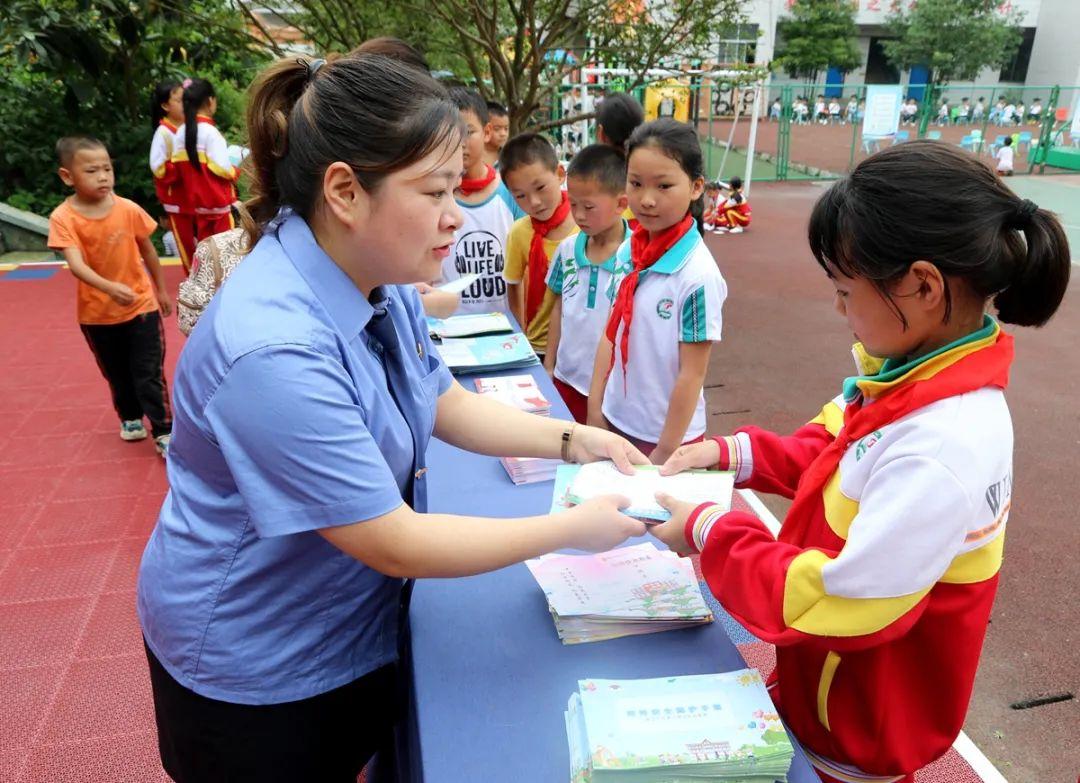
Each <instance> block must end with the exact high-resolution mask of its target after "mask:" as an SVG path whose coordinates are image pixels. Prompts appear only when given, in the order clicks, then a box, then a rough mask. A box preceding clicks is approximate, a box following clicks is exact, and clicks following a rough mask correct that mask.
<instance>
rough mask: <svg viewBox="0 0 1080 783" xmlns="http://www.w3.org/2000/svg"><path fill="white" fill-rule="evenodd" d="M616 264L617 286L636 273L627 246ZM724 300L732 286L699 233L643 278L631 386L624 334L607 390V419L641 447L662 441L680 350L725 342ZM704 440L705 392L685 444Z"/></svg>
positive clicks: (632, 338) (636, 307)
mask: <svg viewBox="0 0 1080 783" xmlns="http://www.w3.org/2000/svg"><path fill="white" fill-rule="evenodd" d="M615 259H616V261H615V268H616V271H615V275H616V278H617V279H616V285H618V284H619V283H620V282H621V281H622V280H623V279H624V278H625V276H626V275H627V274H628V273H629V272H631V271H632V270H633V265H632V263H631V261H630V242H629V241H627V242H624V243H623V245H622V247H620V248H619V250H618V252H617V253H616V254H615ZM725 299H727V283H726V282H724V278H723V275H721V274H720V269H719V268H718V267H717V266H716V261H715V259H713V257H712V254H711V253H710V252H709V249H708V248H707V247H705V242H704V240H703V239H702V238H701V234H700V233H698V231H697V230H696V229H692V230H691V231H690V232H688V233H687V234H686V235H685V236H684V237H683V238H682V239H680V240H679V241H678V242H676V243H675V246H674V247H672V248H671V250H669V251H668V252H667V253H665V254H664V256H663V257H662V258H661V259H660V260H659V261H657V262H656V263H655V264H653V265H652V266H651V267H649V269H647V270H645V271H644V272H643V273H642V274H641V277H640V278H639V280H638V286H637V290H636V291H635V293H634V318H633V321H632V323H631V327H630V345H629V347H630V360H629V362H628V363H627V365H626V383H625V385H624V383H623V363H622V352H621V351H620V350H619V349H618V344H619V340H620V339H621V336H622V328H621V327H620V329H619V334H618V335H616V338H615V340H616V342H615V345H616V350H615V364H614V366H613V367H612V370H611V375H610V376H609V377H608V382H607V386H606V387H605V388H604V404H603V412H604V416H605V418H607V420H608V421H609V422H611V423H612V424H613V425H614V426H616V427H618V428H619V429H620V430H622V431H623V432H625V433H626V434H627V435H632V436H633V437H635V438H638V439H639V440H643V441H646V442H648V443H657V442H658V441H659V440H660V433H661V432H663V429H664V421H665V420H666V418H667V412H668V403H669V401H670V400H671V395H672V392H673V391H674V390H675V379H676V378H677V377H678V375H679V344H680V343H700V342H706V341H719V340H720V331H721V327H722V325H723V321H722V318H721V310H722V308H723V306H724V300H725ZM704 432H705V394H704V391H703V390H699V392H698V402H697V408H696V409H695V410H694V416H693V418H692V419H691V420H690V426H689V427H688V428H687V430H686V435H685V437H684V438H683V442H686V441H687V440H692V439H694V438H696V437H698V436H699V435H702V434H704Z"/></svg>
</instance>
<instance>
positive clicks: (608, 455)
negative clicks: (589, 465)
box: [570, 426, 649, 473]
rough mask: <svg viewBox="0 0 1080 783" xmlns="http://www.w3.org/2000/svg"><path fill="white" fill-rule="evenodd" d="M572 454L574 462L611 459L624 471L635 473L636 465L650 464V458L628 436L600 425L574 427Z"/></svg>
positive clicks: (571, 445) (571, 444)
mask: <svg viewBox="0 0 1080 783" xmlns="http://www.w3.org/2000/svg"><path fill="white" fill-rule="evenodd" d="M570 456H571V458H572V459H573V461H574V462H596V461H597V460H602V459H609V460H611V461H612V462H614V463H615V465H616V467H618V469H619V470H621V471H622V472H623V473H633V472H634V465H648V464H649V458H648V457H646V456H645V455H644V454H642V453H641V452H640V451H638V450H637V448H636V447H635V446H634V445H633V444H632V443H631V442H630V441H628V440H627V439H626V438H623V437H620V436H619V435H616V434H615V433H614V432H608V431H607V430H602V429H600V428H598V427H580V426H579V427H576V428H574V434H573V436H572V437H571V439H570Z"/></svg>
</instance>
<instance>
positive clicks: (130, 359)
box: [49, 136, 172, 457]
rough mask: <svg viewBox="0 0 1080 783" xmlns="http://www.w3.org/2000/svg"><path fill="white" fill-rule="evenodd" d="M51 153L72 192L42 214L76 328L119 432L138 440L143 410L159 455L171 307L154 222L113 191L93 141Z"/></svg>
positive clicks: (163, 441) (166, 416)
mask: <svg viewBox="0 0 1080 783" xmlns="http://www.w3.org/2000/svg"><path fill="white" fill-rule="evenodd" d="M56 153H57V157H59V159H60V171H59V174H60V179H62V180H63V181H64V184H65V185H68V186H70V187H72V188H74V189H75V193H74V195H72V196H69V197H68V198H67V200H66V201H64V203H63V204H61V205H60V206H58V207H57V208H56V209H55V210H53V213H52V215H50V216H49V247H50V248H52V249H53V250H59V251H61V252H62V253H63V254H64V258H65V259H66V260H67V263H68V268H70V269H71V273H72V274H73V275H75V277H76V278H77V279H78V281H79V287H78V318H79V325H80V327H81V328H82V332H83V335H84V336H85V337H86V342H87V344H88V345H89V346H90V350H91V351H92V352H93V354H94V358H95V359H96V360H97V363H98V367H99V368H100V370H101V374H102V375H104V376H105V380H106V381H108V384H109V389H110V390H111V391H112V398H113V406H114V407H115V408H116V412H117V414H118V415H119V416H120V422H121V423H120V437H121V438H123V439H124V440H143V439H145V438H146V435H147V433H146V428H145V427H144V426H143V421H142V420H143V416H144V415H145V416H146V417H147V418H148V419H149V420H150V429H151V433H152V434H153V436H154V446H155V447H156V449H157V452H158V454H160V455H161V456H162V457H164V456H165V452H166V450H167V449H168V446H169V437H170V434H171V432H172V412H171V411H170V409H169V390H168V387H167V386H166V383H165V369H164V364H165V335H164V329H163V326H162V321H161V316H162V315H169V314H170V313H171V312H172V300H171V299H170V298H169V295H168V294H167V293H166V291H165V280H164V277H163V275H162V273H161V264H160V263H158V256H157V251H156V250H154V244H153V242H151V241H150V236H151V235H152V234H153V233H154V229H155V228H157V224H156V223H155V222H154V220H153V218H151V217H150V216H149V215H148V214H146V212H145V211H143V209H142V208H141V207H139V205H137V204H136V203H135V202H133V201H129V200H128V199H126V198H121V197H120V196H117V195H115V194H114V193H113V183H114V177H113V168H112V161H111V160H110V158H109V151H108V150H107V149H106V148H105V145H104V144H102V143H101V142H100V141H98V140H97V139H93V138H89V137H87V136H67V137H65V138H62V139H60V141H58V142H57V144H56ZM143 264H145V265H146V267H145V268H144V267H143ZM147 270H149V271H150V276H148V275H147V274H146V272H147ZM151 276H152V277H153V284H152V285H151V282H150V277H151ZM159 310H160V314H159V312H158V311H159Z"/></svg>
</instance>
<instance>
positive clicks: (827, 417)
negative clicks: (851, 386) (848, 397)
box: [809, 400, 844, 438]
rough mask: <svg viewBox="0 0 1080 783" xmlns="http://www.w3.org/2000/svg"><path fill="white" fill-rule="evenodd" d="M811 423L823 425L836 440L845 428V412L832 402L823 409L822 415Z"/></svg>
mask: <svg viewBox="0 0 1080 783" xmlns="http://www.w3.org/2000/svg"><path fill="white" fill-rule="evenodd" d="M809 423H810V424H821V425H823V426H824V427H825V431H826V432H828V433H829V434H830V435H832V436H833V437H834V438H835V437H836V436H837V434H838V433H839V432H840V429H841V428H842V427H843V426H844V411H843V409H842V408H841V407H840V406H839V405H837V404H836V403H835V402H833V401H831V400H830V401H829V402H828V403H827V404H826V405H825V407H824V408H822V409H821V413H819V414H818V415H817V416H816V417H814V418H813V419H811V421H810V422H809Z"/></svg>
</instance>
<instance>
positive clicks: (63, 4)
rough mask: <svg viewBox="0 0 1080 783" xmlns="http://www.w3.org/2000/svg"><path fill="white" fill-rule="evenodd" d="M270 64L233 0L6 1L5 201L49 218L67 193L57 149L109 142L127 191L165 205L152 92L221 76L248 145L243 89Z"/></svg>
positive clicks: (235, 126) (1, 169)
mask: <svg viewBox="0 0 1080 783" xmlns="http://www.w3.org/2000/svg"><path fill="white" fill-rule="evenodd" d="M265 59H266V54H265V48H264V47H263V45H262V44H261V43H260V42H259V41H258V40H257V39H255V38H254V37H252V36H251V35H250V34H249V33H248V32H247V30H246V28H245V26H244V22H243V18H242V17H241V16H238V15H237V14H236V13H235V10H234V9H233V8H232V7H231V6H230V5H228V3H227V0H196V1H195V2H191V3H184V2H182V0H95V2H93V3H87V2H84V1H83V0H5V2H4V3H3V4H0V68H2V69H3V72H4V74H5V78H4V80H3V82H0V138H3V139H18V140H19V144H9V143H5V144H3V148H2V150H0V200H6V201H11V202H12V203H13V204H15V205H16V206H19V207H21V208H24V209H30V210H32V211H35V212H38V213H40V214H47V213H48V212H49V211H50V210H51V209H52V208H53V207H54V206H55V205H56V204H58V203H59V202H60V201H61V200H62V199H63V198H64V196H65V195H66V191H65V189H64V187H63V185H62V184H61V183H60V181H59V179H58V178H57V177H56V174H55V171H56V165H57V164H56V161H55V159H54V156H53V145H54V144H55V142H56V139H57V138H59V137H60V136H64V135H67V134H72V133H86V134H91V135H95V136H98V137H99V138H101V139H102V140H103V141H105V143H106V144H107V145H108V146H109V149H110V152H111V153H112V156H113V159H114V163H115V168H116V172H117V184H116V190H117V192H118V193H120V194H121V195H123V196H127V197H129V198H132V199H134V200H136V201H138V202H139V203H140V204H142V205H143V206H144V207H146V208H148V209H151V210H156V209H157V205H156V200H155V198H154V191H153V183H152V181H151V176H150V172H149V169H148V167H147V165H146V155H147V150H148V148H149V143H150V136H151V133H152V129H151V127H150V121H149V95H150V89H151V87H152V86H153V84H154V83H155V82H156V81H158V80H160V79H164V78H177V79H178V78H182V77H183V76H187V75H198V76H203V77H206V78H209V79H211V81H213V83H214V85H215V87H216V88H217V91H218V95H219V113H218V121H219V122H218V124H219V126H221V127H222V130H223V132H225V133H226V135H227V136H231V137H232V138H238V135H239V133H238V132H239V130H240V129H239V124H240V122H241V121H242V114H243V98H242V94H241V89H242V87H244V86H246V84H247V82H248V81H249V80H250V78H251V76H252V75H253V74H254V72H255V71H256V70H257V68H258V66H259V65H260V64H261V63H262V62H264V61H265Z"/></svg>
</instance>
